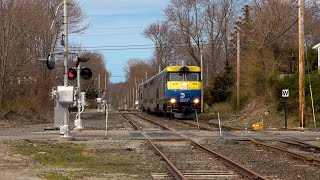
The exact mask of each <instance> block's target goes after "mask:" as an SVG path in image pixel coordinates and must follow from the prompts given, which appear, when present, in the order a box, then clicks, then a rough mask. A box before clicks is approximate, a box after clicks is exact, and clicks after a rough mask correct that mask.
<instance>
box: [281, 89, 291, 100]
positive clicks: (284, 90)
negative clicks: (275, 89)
mask: <svg viewBox="0 0 320 180" xmlns="http://www.w3.org/2000/svg"><path fill="white" fill-rule="evenodd" d="M282 97H283V98H288V97H289V89H282Z"/></svg>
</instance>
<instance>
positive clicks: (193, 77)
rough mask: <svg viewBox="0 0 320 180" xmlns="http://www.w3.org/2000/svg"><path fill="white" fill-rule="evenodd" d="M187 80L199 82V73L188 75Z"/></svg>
mask: <svg viewBox="0 0 320 180" xmlns="http://www.w3.org/2000/svg"><path fill="white" fill-rule="evenodd" d="M186 80H187V81H199V74H198V73H187V74H186Z"/></svg>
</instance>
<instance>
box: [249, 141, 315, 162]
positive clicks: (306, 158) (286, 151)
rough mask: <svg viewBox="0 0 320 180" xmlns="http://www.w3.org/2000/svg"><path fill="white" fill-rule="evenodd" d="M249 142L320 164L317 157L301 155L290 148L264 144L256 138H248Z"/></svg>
mask: <svg viewBox="0 0 320 180" xmlns="http://www.w3.org/2000/svg"><path fill="white" fill-rule="evenodd" d="M250 141H251V142H253V143H255V144H257V145H261V146H264V147H267V148H270V149H273V150H276V151H280V152H285V153H287V154H289V155H291V156H293V157H295V158H297V159H300V160H303V161H308V162H310V163H313V164H315V165H317V166H320V160H318V159H315V158H312V157H308V156H305V155H302V154H298V153H296V152H293V151H290V150H286V149H283V148H280V147H277V146H272V145H269V144H265V143H262V142H259V141H258V140H256V139H250Z"/></svg>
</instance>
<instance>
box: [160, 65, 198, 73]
mask: <svg viewBox="0 0 320 180" xmlns="http://www.w3.org/2000/svg"><path fill="white" fill-rule="evenodd" d="M182 67H187V68H188V69H189V72H201V69H200V67H199V66H168V67H166V68H165V69H164V71H165V72H179V71H180V70H181V68H182Z"/></svg>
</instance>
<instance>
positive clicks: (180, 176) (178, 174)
mask: <svg viewBox="0 0 320 180" xmlns="http://www.w3.org/2000/svg"><path fill="white" fill-rule="evenodd" d="M148 141H149V142H150V144H151V145H152V147H153V148H154V149H155V150H156V151H157V152H158V153H159V154H160V155H161V157H162V158H163V159H164V161H165V162H166V163H167V165H168V166H169V168H170V170H171V172H172V175H173V176H174V177H175V178H176V179H184V180H187V179H188V178H187V177H186V176H184V175H183V173H182V172H181V171H180V170H179V169H178V168H177V167H176V166H175V165H174V164H173V163H172V162H171V161H170V159H169V158H168V157H167V156H166V155H165V154H164V153H163V152H162V151H161V150H160V149H159V148H158V147H157V146H156V145H155V144H154V143H153V142H152V140H151V139H148Z"/></svg>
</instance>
